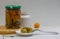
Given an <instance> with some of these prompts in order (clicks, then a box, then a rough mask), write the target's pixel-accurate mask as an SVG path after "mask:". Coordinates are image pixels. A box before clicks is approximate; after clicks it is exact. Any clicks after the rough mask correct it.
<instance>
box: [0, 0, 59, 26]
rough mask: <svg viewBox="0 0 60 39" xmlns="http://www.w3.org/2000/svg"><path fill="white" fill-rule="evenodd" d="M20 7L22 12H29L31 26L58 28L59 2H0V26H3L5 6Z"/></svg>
mask: <svg viewBox="0 0 60 39" xmlns="http://www.w3.org/2000/svg"><path fill="white" fill-rule="evenodd" d="M6 5H21V6H22V8H21V10H22V12H29V13H30V14H31V16H32V17H31V20H32V23H31V25H33V24H34V23H35V22H39V23H40V24H41V26H60V0H0V24H1V25H4V24H5V6H6Z"/></svg>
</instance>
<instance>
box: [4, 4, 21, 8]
mask: <svg viewBox="0 0 60 39" xmlns="http://www.w3.org/2000/svg"><path fill="white" fill-rule="evenodd" d="M5 8H6V9H20V8H21V6H16V5H7V6H5Z"/></svg>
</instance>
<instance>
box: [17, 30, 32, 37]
mask: <svg viewBox="0 0 60 39" xmlns="http://www.w3.org/2000/svg"><path fill="white" fill-rule="evenodd" d="M16 33H17V34H18V35H23V36H28V35H33V33H21V30H20V29H19V30H16Z"/></svg>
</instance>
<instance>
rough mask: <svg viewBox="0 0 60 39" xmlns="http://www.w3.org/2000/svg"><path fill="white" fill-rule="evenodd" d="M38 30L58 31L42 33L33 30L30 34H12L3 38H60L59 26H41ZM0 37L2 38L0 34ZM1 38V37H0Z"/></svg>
mask: <svg viewBox="0 0 60 39" xmlns="http://www.w3.org/2000/svg"><path fill="white" fill-rule="evenodd" d="M40 30H43V31H51V32H58V33H59V34H51V33H44V32H40V31H36V32H34V34H35V35H32V36H14V37H4V39H60V26H58V27H57V26H42V27H41V28H40ZM0 38H2V37H1V36H0ZM2 39H3V38H2Z"/></svg>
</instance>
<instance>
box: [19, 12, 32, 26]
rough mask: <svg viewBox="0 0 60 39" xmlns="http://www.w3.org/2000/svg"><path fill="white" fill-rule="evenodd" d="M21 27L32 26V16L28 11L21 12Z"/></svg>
mask: <svg viewBox="0 0 60 39" xmlns="http://www.w3.org/2000/svg"><path fill="white" fill-rule="evenodd" d="M20 23H21V27H31V16H30V14H29V13H27V12H22V13H21V21H20Z"/></svg>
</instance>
